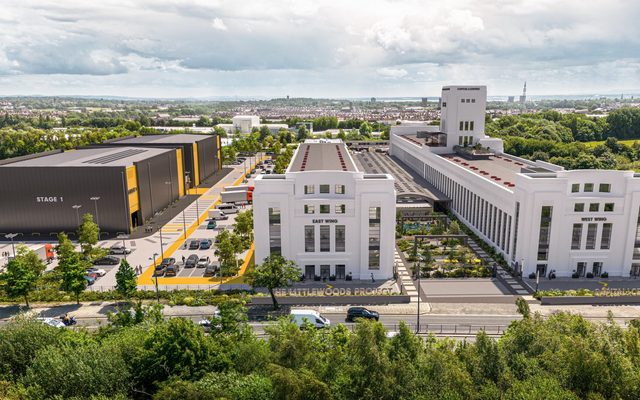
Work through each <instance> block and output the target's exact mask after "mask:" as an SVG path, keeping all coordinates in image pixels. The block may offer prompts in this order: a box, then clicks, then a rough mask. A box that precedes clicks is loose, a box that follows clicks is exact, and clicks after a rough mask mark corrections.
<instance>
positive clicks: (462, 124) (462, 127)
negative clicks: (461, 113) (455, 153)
mask: <svg viewBox="0 0 640 400" xmlns="http://www.w3.org/2000/svg"><path fill="white" fill-rule="evenodd" d="M460 130H461V131H462V130H464V121H460Z"/></svg>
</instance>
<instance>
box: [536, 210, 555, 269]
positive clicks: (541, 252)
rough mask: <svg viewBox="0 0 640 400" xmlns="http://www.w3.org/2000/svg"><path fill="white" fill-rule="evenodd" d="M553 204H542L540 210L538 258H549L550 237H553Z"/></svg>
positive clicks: (544, 259)
mask: <svg viewBox="0 0 640 400" xmlns="http://www.w3.org/2000/svg"><path fill="white" fill-rule="evenodd" d="M552 216H553V207H552V206H542V209H541V211H540V234H539V236H538V260H541V261H547V260H548V259H549V238H550V237H551V217H552Z"/></svg>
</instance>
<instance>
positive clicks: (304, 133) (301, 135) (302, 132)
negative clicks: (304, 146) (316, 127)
mask: <svg viewBox="0 0 640 400" xmlns="http://www.w3.org/2000/svg"><path fill="white" fill-rule="evenodd" d="M308 138H309V130H308V129H307V127H306V126H305V125H300V127H299V128H298V135H297V136H296V140H297V141H298V142H302V141H304V140H305V139H308Z"/></svg>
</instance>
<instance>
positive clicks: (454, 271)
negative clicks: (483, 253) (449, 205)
mask: <svg viewBox="0 0 640 400" xmlns="http://www.w3.org/2000/svg"><path fill="white" fill-rule="evenodd" d="M416 235H426V236H427V237H419V238H418V246H417V247H416V246H415V245H414V240H415V236H416ZM464 236H465V235H464V234H463V233H462V231H461V229H460V225H459V224H458V222H457V221H453V222H449V219H448V218H447V217H446V216H444V215H436V214H434V216H433V218H432V219H430V220H428V221H406V220H405V221H402V220H400V221H399V222H398V226H397V229H396V237H397V240H396V244H397V246H398V249H399V251H401V252H402V253H403V255H404V258H405V260H407V262H408V268H409V269H411V271H412V273H413V275H414V276H415V275H416V271H417V270H418V263H419V270H420V277H421V278H465V277H466V278H486V277H490V276H491V275H492V271H491V269H490V268H488V267H487V265H485V263H484V262H483V261H482V260H481V259H480V258H478V257H477V255H476V254H475V253H474V252H473V251H472V250H471V248H469V246H467V245H466V240H465V237H464Z"/></svg>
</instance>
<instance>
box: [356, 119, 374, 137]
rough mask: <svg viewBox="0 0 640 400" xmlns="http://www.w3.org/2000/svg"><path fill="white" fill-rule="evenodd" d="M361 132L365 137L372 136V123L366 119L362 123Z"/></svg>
mask: <svg viewBox="0 0 640 400" xmlns="http://www.w3.org/2000/svg"><path fill="white" fill-rule="evenodd" d="M359 131H360V134H361V135H362V136H364V137H371V132H373V129H372V128H371V125H370V124H369V123H368V122H367V121H365V122H363V123H362V124H360V129H359Z"/></svg>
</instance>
